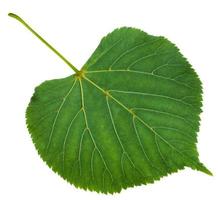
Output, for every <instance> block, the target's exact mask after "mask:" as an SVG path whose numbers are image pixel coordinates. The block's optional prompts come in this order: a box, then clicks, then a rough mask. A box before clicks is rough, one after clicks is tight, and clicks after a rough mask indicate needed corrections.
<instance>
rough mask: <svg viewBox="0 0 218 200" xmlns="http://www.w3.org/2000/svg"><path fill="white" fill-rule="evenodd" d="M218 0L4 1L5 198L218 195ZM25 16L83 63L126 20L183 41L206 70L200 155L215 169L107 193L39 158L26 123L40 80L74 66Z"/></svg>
mask: <svg viewBox="0 0 218 200" xmlns="http://www.w3.org/2000/svg"><path fill="white" fill-rule="evenodd" d="M216 2H217V1H216V0H214V1H213V0H205V1H201V0H196V1H195V0H181V1H178V0H172V1H170V0H159V1H157V0H150V1H146V0H143V1H139V0H133V1H130V0H124V1H122V0H108V1H104V0H87V1H85V0H78V1H73V0H59V1H55V0H37V1H30V0H8V1H4V0H1V1H0V199H2V200H8V199H9V200H11V199H22V200H27V199H33V200H35V199H37V200H38V199H52V200H56V199H64V200H68V199H70V200H72V199H89V200H92V199H99V200H100V199H101V200H102V199H103V200H104V199H107V200H110V199H126V200H128V199H133V198H134V199H149V200H159V199H167V200H175V199H177V200H180V199H181V200H184V199H199V200H201V199H210V200H217V199H218V178H217V175H218V155H217V153H218V150H217V146H218V131H217V123H218V116H217V113H218V106H217V103H218V95H217V86H218V73H217V72H218V70H217V69H218V56H217V54H218V50H217V49H218V29H217V19H218V11H217V10H218V5H216ZM8 12H14V13H16V14H19V15H20V16H22V17H23V18H24V19H25V20H26V21H27V22H28V23H29V24H31V25H32V26H33V27H34V28H35V29H36V30H37V31H38V32H39V33H41V34H42V35H43V36H44V38H46V39H47V40H48V41H50V42H51V43H52V44H53V45H54V46H55V47H56V48H57V49H58V50H59V51H60V52H62V53H63V55H65V56H66V57H67V58H69V59H70V60H71V61H72V63H73V64H74V65H75V66H77V67H78V68H80V67H81V66H82V65H83V63H84V62H85V61H86V60H87V58H88V57H89V56H90V55H91V53H92V52H93V50H94V49H95V48H96V46H97V44H98V43H99V40H100V38H101V37H102V36H104V35H105V34H107V33H108V32H110V31H112V30H113V29H114V28H117V27H120V26H132V27H137V28H140V29H142V30H144V31H146V32H148V33H149V34H153V35H163V36H166V37H167V38H169V39H170V40H171V41H172V42H174V43H176V44H177V46H178V47H179V48H180V49H181V52H182V53H183V54H184V55H185V56H186V57H187V58H188V59H189V61H190V63H191V64H192V65H193V67H194V68H195V70H196V71H197V73H198V74H199V76H200V78H201V80H202V82H203V87H204V106H203V110H204V112H203V113H202V115H201V119H202V122H201V127H200V132H199V134H198V135H199V137H198V149H199V153H200V160H201V161H202V162H203V163H205V165H206V166H207V167H208V168H209V169H210V170H211V171H212V172H213V173H214V176H207V175H205V174H203V173H201V172H198V171H193V170H191V169H188V168H187V169H185V170H183V171H180V172H179V173H176V174H173V175H170V176H168V177H165V178H163V179H161V180H160V181H158V182H156V183H155V184H150V185H147V186H140V187H135V188H130V189H127V190H123V191H122V192H121V193H120V194H115V195H103V194H97V193H95V192H89V191H83V190H81V189H76V188H75V187H74V186H72V185H70V184H68V183H67V182H65V181H64V180H63V179H62V178H61V177H59V176H58V175H56V174H54V173H53V172H52V170H50V169H49V168H48V167H47V166H46V164H45V163H44V162H43V161H42V160H41V159H40V158H39V156H38V155H37V153H36V151H35V148H34V146H33V144H32V142H31V139H30V136H29V134H28V131H27V129H26V125H25V109H26V106H27V104H28V102H29V100H30V97H31V96H32V93H33V90H34V87H35V86H37V85H38V84H40V83H41V82H42V81H44V80H47V79H54V78H60V77H65V76H68V75H69V74H71V73H72V70H71V69H70V68H69V67H68V66H67V65H65V64H64V63H63V62H62V61H61V60H60V59H59V58H58V57H57V56H56V55H54V53H53V52H51V51H50V50H49V49H48V48H47V47H45V46H44V45H43V44H42V43H41V42H40V41H39V40H38V39H37V38H35V37H34V36H33V35H32V34H31V33H30V32H28V31H27V30H26V29H25V28H24V27H23V26H22V25H21V24H19V23H18V22H17V21H15V20H14V19H12V18H9V17H8V16H7V13H8Z"/></svg>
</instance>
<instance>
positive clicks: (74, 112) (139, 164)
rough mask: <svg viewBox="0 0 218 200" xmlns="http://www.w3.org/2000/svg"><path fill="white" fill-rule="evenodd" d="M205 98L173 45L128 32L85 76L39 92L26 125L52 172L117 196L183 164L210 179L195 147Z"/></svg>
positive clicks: (107, 40) (112, 38)
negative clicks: (206, 175)
mask: <svg viewBox="0 0 218 200" xmlns="http://www.w3.org/2000/svg"><path fill="white" fill-rule="evenodd" d="M25 25H26V24H25ZM26 26H28V25H26ZM27 28H28V27H27ZM31 31H32V32H33V30H31ZM34 34H36V33H35V32H34ZM40 39H41V40H42V38H40ZM46 44H47V45H49V44H48V43H46ZM59 56H60V55H59ZM62 57H63V56H62ZM65 61H66V59H65ZM201 93H202V89H201V82H200V80H199V78H198V76H197V74H196V73H195V71H194V70H193V68H192V67H191V65H190V64H189V63H188V62H187V60H186V59H185V58H184V57H183V56H182V55H181V53H180V52H179V50H178V49H177V48H176V46H175V45H174V44H172V43H171V42H170V41H168V40H167V39H165V38H164V37H156V36H151V35H148V34H146V33H145V32H143V31H140V30H138V29H134V28H125V27H124V28H120V29H116V30H114V31H113V32H112V33H110V34H108V35H107V36H106V37H104V38H103V39H102V40H101V42H100V44H99V46H98V47H97V49H96V50H95V52H94V53H93V55H92V56H91V58H90V59H89V60H88V61H87V62H86V64H85V65H84V66H83V67H82V69H81V70H80V71H77V70H76V73H75V74H73V75H70V76H69V77H67V78H63V79H58V80H50V81H45V82H44V83H42V84H41V85H40V86H38V87H37V88H36V89H35V92H34V95H33V97H32V99H31V102H30V104H29V106H28V108H27V113H26V118H27V125H28V129H29V132H30V134H31V137H32V140H33V143H34V144H35V147H36V149H37V150H38V153H39V154H40V156H41V157H42V159H43V160H44V161H45V162H46V163H47V164H48V166H49V167H51V168H52V170H53V171H55V172H57V173H58V174H59V175H61V176H62V177H63V178H64V179H66V180H67V181H69V182H70V183H73V184H74V185H75V186H76V187H80V188H83V189H89V190H94V191H97V192H103V193H108V192H109V193H113V192H119V191H120V190H121V189H123V188H127V187H132V186H135V185H141V184H147V183H152V182H154V181H155V180H159V179H160V178H161V177H163V176H166V175H167V174H170V173H173V172H176V171H178V170H180V169H183V168H184V167H185V166H187V167H191V168H192V169H196V170H199V171H202V172H205V173H207V174H211V172H210V171H209V170H208V169H207V168H206V167H204V165H203V164H202V163H201V162H200V161H199V159H198V153H197V149H196V142H197V139H196V138H197V136H196V133H197V132H198V130H199V120H200V118H199V114H200V112H201V109H200V108H201V101H202V95H201Z"/></svg>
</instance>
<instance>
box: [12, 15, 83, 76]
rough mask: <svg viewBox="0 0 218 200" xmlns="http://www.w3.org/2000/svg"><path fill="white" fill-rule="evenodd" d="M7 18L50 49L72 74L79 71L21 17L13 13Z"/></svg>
mask: <svg viewBox="0 0 218 200" xmlns="http://www.w3.org/2000/svg"><path fill="white" fill-rule="evenodd" d="M8 16H10V17H12V18H14V19H16V20H18V21H19V22H20V23H21V24H23V25H24V26H25V27H26V28H27V29H28V30H29V31H30V32H32V33H33V34H34V35H35V36H36V37H37V38H38V39H39V40H41V41H42V42H43V43H44V44H45V45H46V46H47V47H48V48H50V49H51V50H52V51H53V52H54V53H55V54H56V55H58V56H59V57H60V58H61V59H62V60H63V61H64V62H65V63H66V64H67V65H68V66H69V67H70V68H71V69H73V71H74V72H76V73H78V72H79V70H78V69H77V68H76V67H74V66H73V65H72V64H71V63H70V62H69V61H68V60H67V59H66V58H65V57H64V56H63V55H62V54H61V53H60V52H58V51H57V50H56V49H55V48H54V47H53V46H52V45H51V44H49V43H48V42H47V41H46V40H45V39H43V38H42V37H41V36H40V35H39V34H38V33H37V32H36V31H34V30H33V29H32V28H31V27H30V26H29V25H28V24H27V23H26V22H25V21H24V20H23V19H22V18H21V17H19V16H18V15H16V14H14V13H9V14H8Z"/></svg>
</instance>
